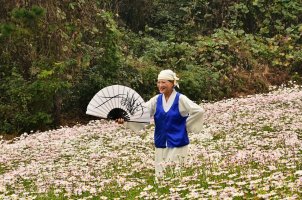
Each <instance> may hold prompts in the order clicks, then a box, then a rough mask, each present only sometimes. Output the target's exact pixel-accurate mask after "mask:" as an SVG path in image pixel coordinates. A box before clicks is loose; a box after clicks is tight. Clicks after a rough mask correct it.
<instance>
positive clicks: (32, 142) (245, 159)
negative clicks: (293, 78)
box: [0, 87, 302, 199]
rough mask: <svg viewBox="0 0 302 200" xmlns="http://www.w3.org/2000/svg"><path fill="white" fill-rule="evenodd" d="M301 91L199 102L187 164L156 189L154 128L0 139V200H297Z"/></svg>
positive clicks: (99, 125) (78, 129)
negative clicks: (200, 119)
mask: <svg viewBox="0 0 302 200" xmlns="http://www.w3.org/2000/svg"><path fill="white" fill-rule="evenodd" d="M301 99H302V89H301V88H300V87H292V88H280V89H275V90H274V91H271V92H270V93H268V94H258V95H252V96H248V97H246V98H234V99H228V100H223V101H218V102H213V103H204V104H202V106H203V107H204V108H205V110H206V114H205V118H204V130H203V131H202V132H201V133H191V134H190V139H191V145H190V162H189V163H188V165H187V166H186V168H185V169H184V170H183V171H177V172H173V171H170V172H169V173H168V174H167V178H165V179H164V180H163V181H161V182H159V183H158V182H154V171H153V156H154V155H153V154H154V152H153V151H154V149H153V126H149V127H148V128H147V129H146V130H144V131H141V132H138V133H134V132H132V131H130V130H127V129H125V128H123V127H122V126H119V125H117V124H115V123H114V122H108V121H103V120H100V121H91V122H90V123H89V124H87V125H84V126H81V125H77V126H74V127H61V128H60V129H57V130H50V131H46V132H37V133H33V134H30V135H25V134H23V135H22V136H21V137H19V138H16V139H15V140H14V141H4V140H1V145H0V147H1V148H0V199H114V198H115V199H209V198H210V199H211V198H213V199H232V198H235V197H236V198H235V199H272V198H278V199H279V198H280V199H301V197H302V192H301V191H302V190H301V187H302V150H301V149H302V128H301V126H300V125H301V123H302V115H301V110H302V101H301Z"/></svg>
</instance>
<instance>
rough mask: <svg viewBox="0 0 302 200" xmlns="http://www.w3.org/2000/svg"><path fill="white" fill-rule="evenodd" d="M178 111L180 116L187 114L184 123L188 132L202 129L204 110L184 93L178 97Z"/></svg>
mask: <svg viewBox="0 0 302 200" xmlns="http://www.w3.org/2000/svg"><path fill="white" fill-rule="evenodd" d="M179 112H180V114H181V115H182V116H188V119H187V124H186V126H187V131H188V132H200V131H201V130H202V127H203V116H204V112H205V111H204V109H203V108H202V107H201V106H199V105H197V104H196V103H194V102H193V101H192V100H190V99H189V98H188V97H186V96H185V95H181V96H180V98H179Z"/></svg>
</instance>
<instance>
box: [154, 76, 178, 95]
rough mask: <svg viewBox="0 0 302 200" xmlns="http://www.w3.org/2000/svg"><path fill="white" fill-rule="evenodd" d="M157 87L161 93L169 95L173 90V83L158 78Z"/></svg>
mask: <svg viewBox="0 0 302 200" xmlns="http://www.w3.org/2000/svg"><path fill="white" fill-rule="evenodd" d="M157 87H158V90H159V92H160V93H161V94H165V96H166V95H170V94H171V93H172V91H173V88H174V84H173V82H171V81H168V80H158V81H157Z"/></svg>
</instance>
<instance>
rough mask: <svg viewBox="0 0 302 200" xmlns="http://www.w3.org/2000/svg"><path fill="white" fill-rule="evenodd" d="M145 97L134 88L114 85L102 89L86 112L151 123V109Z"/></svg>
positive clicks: (105, 116)
mask: <svg viewBox="0 0 302 200" xmlns="http://www.w3.org/2000/svg"><path fill="white" fill-rule="evenodd" d="M144 104H145V102H144V100H143V98H142V97H141V96H140V95H139V94H138V93H137V92H136V91H135V90H133V89H131V88H129V87H126V86H123V85H112V86H108V87H105V88H103V89H101V90H100V91H99V92H98V93H96V94H95V95H94V97H93V98H92V99H91V101H90V102H89V104H88V106H87V111H86V114H88V115H92V116H96V117H100V118H104V119H113V120H116V119H119V118H123V119H124V120H125V121H129V122H138V123H149V122H150V111H149V110H148V109H147V108H146V107H145V106H144Z"/></svg>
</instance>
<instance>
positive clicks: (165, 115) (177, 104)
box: [119, 70, 204, 177]
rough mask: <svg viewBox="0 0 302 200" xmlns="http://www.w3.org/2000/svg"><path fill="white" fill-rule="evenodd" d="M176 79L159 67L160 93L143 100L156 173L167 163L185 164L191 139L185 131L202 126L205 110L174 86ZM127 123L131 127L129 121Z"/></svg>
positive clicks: (161, 172) (161, 171)
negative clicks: (151, 130) (150, 127)
mask: <svg viewBox="0 0 302 200" xmlns="http://www.w3.org/2000/svg"><path fill="white" fill-rule="evenodd" d="M178 80H179V78H178V77H177V76H176V74H175V73H174V72H173V71H172V70H163V71H161V72H160V73H159V75H158V81H157V87H158V90H159V92H160V94H158V95H156V96H154V97H153V98H151V99H150V100H149V101H148V102H146V104H145V106H146V107H147V108H149V110H150V114H151V117H154V123H155V131H154V144H155V175H156V176H157V177H162V176H163V175H164V171H165V167H166V165H167V164H171V163H173V164H176V165H183V164H185V162H186V160H187V155H188V145H189V143H190V141H189V136H188V132H200V131H201V127H202V116H203V113H204V110H203V109H202V108H201V107H200V106H199V105H197V104H196V103H194V102H193V101H191V100H190V99H189V98H188V97H186V96H185V95H183V94H180V93H178V92H177V91H176V90H175V87H178ZM119 123H121V121H119ZM128 124H129V127H130V126H131V125H130V122H129V123H128Z"/></svg>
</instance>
